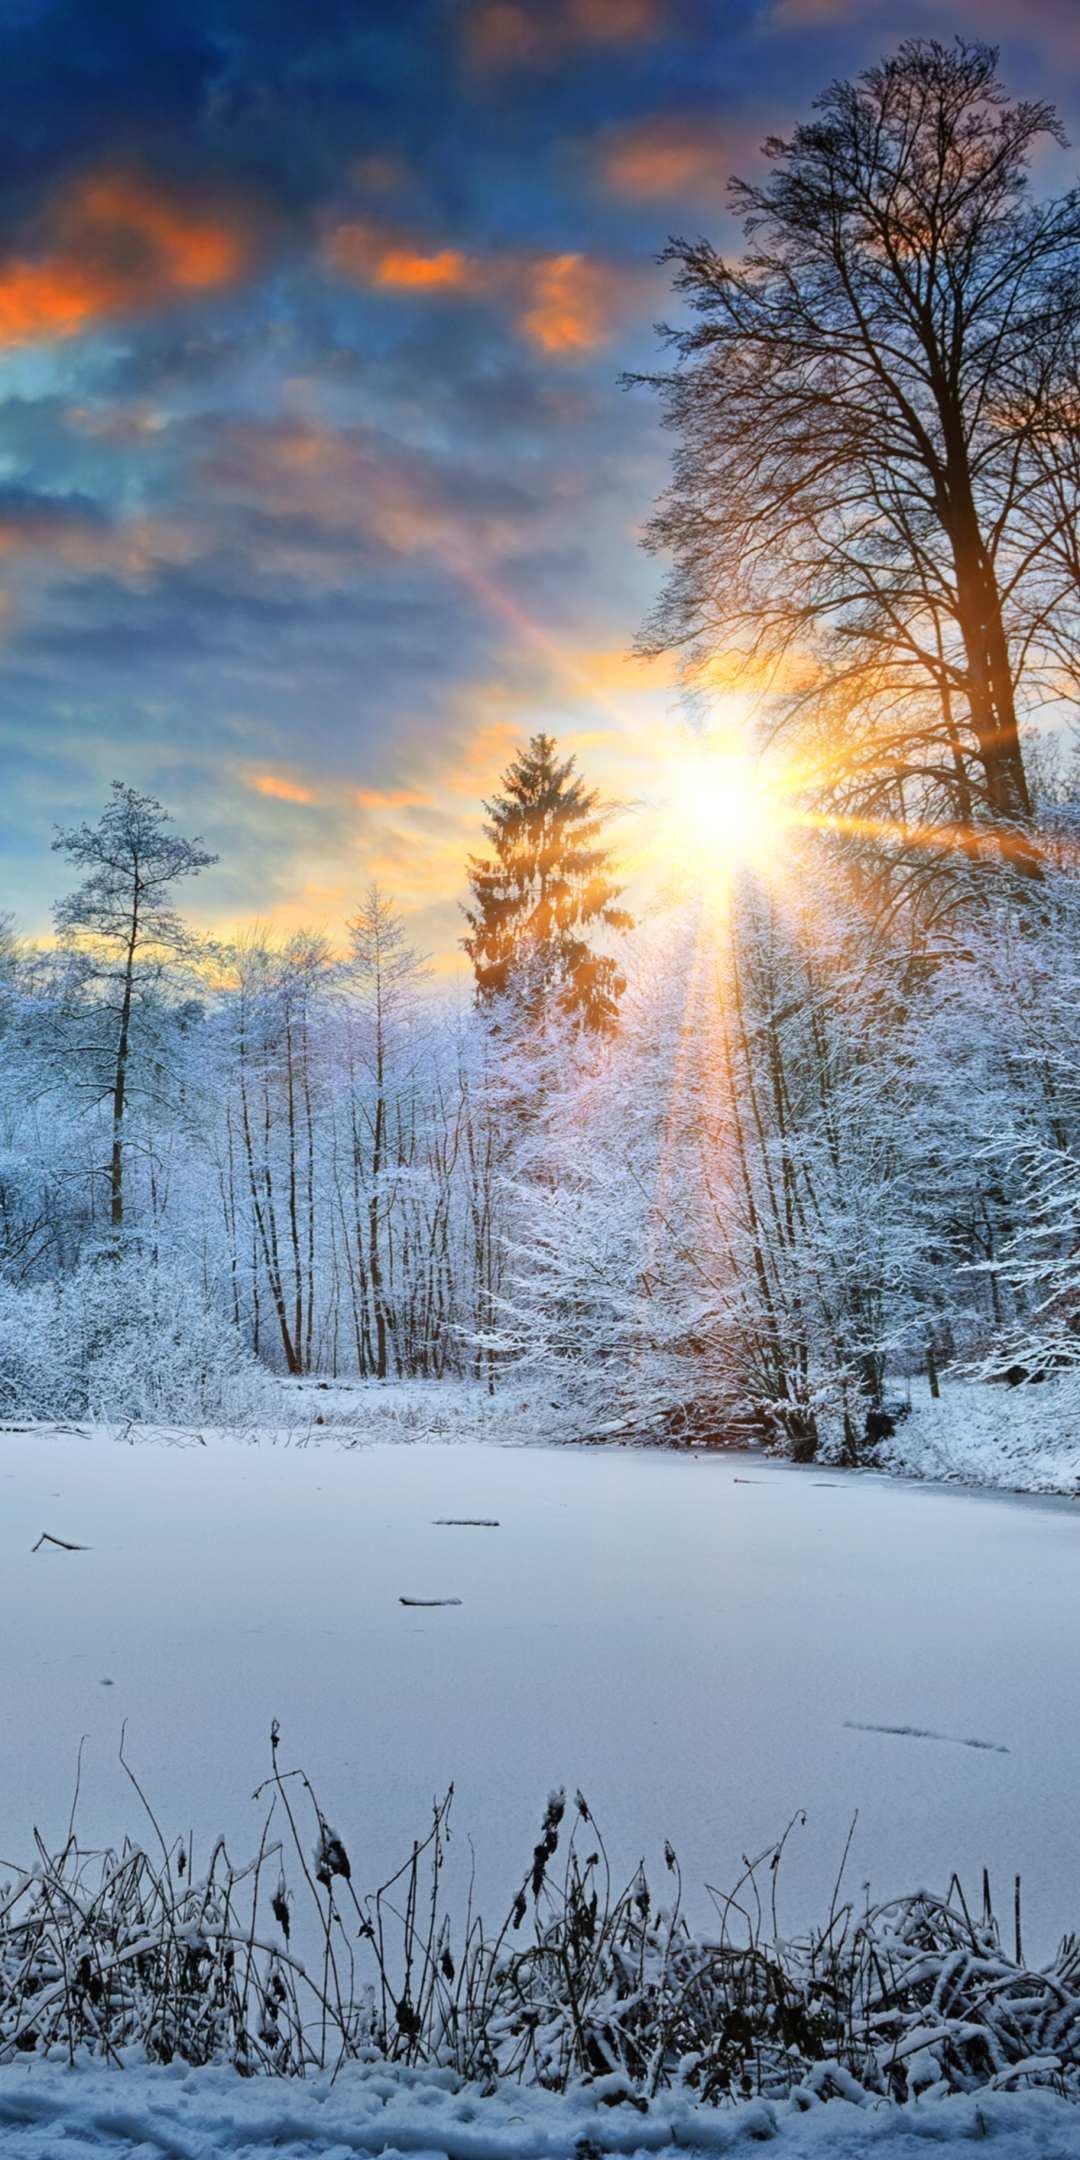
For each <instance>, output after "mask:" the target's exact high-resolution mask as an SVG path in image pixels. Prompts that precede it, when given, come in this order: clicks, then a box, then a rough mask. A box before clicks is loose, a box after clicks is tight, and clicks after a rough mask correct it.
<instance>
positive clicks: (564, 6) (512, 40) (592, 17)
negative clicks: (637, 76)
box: [465, 0, 661, 68]
mask: <svg viewBox="0 0 1080 2160" xmlns="http://www.w3.org/2000/svg"><path fill="white" fill-rule="evenodd" d="M660 27H661V10H660V7H659V5H658V4H657V0H480V4H479V5H478V6H475V7H474V8H473V10H472V12H471V14H470V15H469V17H468V20H467V24H466V33H465V34H466V42H467V47H468V51H469V56H470V58H471V59H472V60H473V61H475V62H476V63H478V64H479V66H481V67H484V68H498V67H521V66H534V67H535V66H541V67H545V66H550V65H551V64H552V63H553V62H555V61H558V60H560V59H561V58H562V57H563V55H564V54H565V53H567V52H568V51H573V50H574V48H575V47H577V46H580V45H590V44H591V45H623V44H629V43H631V42H633V40H635V39H638V38H644V37H651V36H653V35H655V33H656V32H657V31H658V30H659V29H660Z"/></svg>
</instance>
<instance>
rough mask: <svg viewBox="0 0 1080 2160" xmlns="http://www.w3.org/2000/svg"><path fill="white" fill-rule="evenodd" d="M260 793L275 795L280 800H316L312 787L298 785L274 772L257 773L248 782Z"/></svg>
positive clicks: (302, 801) (306, 801)
mask: <svg viewBox="0 0 1080 2160" xmlns="http://www.w3.org/2000/svg"><path fill="white" fill-rule="evenodd" d="M248 786H249V787H253V788H254V789H255V791H256V793H257V794H259V795H273V796H275V797H276V799H277V800H278V802H298V803H309V802H314V800H315V798H314V796H313V795H312V792H311V789H310V788H302V787H297V785H296V783H295V781H293V780H279V779H278V778H277V777H276V775H275V774H274V773H256V774H255V775H254V776H253V777H252V779H251V780H249V782H248Z"/></svg>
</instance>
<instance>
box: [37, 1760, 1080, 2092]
mask: <svg viewBox="0 0 1080 2160" xmlns="http://www.w3.org/2000/svg"><path fill="white" fill-rule="evenodd" d="M279 1749H280V1736H279V1732H278V1728H277V1725H276V1724H275V1725H274V1727H273V1729H272V1734H271V1773H270V1776H269V1778H268V1779H267V1780H266V1781H265V1783H264V1784H263V1785H261V1786H260V1787H259V1790H258V1794H257V1795H256V1797H257V1798H260V1799H261V1800H262V1801H263V1802H264V1804H265V1808H266V1813H265V1817H264V1820H263V1827H262V1833H261V1836H260V1841H259V1846H258V1850H257V1852H256V1854H255V1856H254V1858H253V1859H252V1860H251V1861H249V1862H248V1863H246V1864H244V1865H236V1864H235V1863H234V1862H233V1861H232V1860H231V1858H230V1857H229V1854H228V1852H227V1850H226V1847H225V1845H224V1843H223V1842H221V1841H218V1842H217V1843H216V1844H215V1845H214V1847H213V1849H212V1851H211V1852H210V1854H209V1856H208V1859H207V1861H206V1864H205V1865H204V1866H203V1867H202V1869H201V1872H199V1873H198V1874H197V1875H196V1874H195V1871H194V1868H193V1864H192V1855H191V1852H190V1850H189V1849H188V1846H187V1844H186V1843H185V1842H184V1841H183V1840H180V1839H175V1840H173V1841H172V1842H171V1843H170V1842H167V1841H166V1839H165V1838H164V1836H163V1835H162V1833H161V1832H160V1830H159V1828H158V1824H157V1822H156V1819H155V1817H154V1815H153V1813H152V1811H151V1809H150V1807H149V1805H148V1803H147V1801H146V1799H145V1796H144V1795H143V1794H142V1792H141V1789H140V1788H139V1786H138V1784H137V1781H136V1780H135V1778H134V1776H133V1773H132V1772H131V1770H130V1768H129V1766H128V1765H127V1764H126V1763H125V1768H126V1769H127V1770H128V1775H129V1777H131V1778H132V1783H133V1785H134V1787H135V1790H136V1791H137V1792H138V1794H139V1799H140V1802H141V1803H142V1806H143V1808H144V1810H145V1815H146V1821H147V1823H148V1825H149V1828H150V1831H151V1833H152V1835H151V1837H150V1838H149V1839H148V1841H147V1842H148V1844H149V1845H150V1847H151V1849H150V1850H149V1851H148V1850H147V1849H146V1847H145V1846H144V1845H142V1844H137V1843H133V1842H131V1841H130V1840H129V1841H126V1842H125V1843H124V1845H123V1846H122V1848H121V1849H120V1850H119V1851H118V1852H114V1851H110V1852H88V1851H85V1850H84V1849H82V1848H81V1847H80V1845H79V1842H78V1838H77V1836H76V1833H75V1827H74V1815H75V1810H74V1809H73V1811H72V1822H71V1825H70V1827H69V1833H68V1837H67V1839H66V1842H65V1844H64V1846H63V1848H62V1850H61V1851H59V1852H58V1853H55V1854H51V1853H49V1852H48V1851H47V1849H46V1847H45V1846H44V1844H43V1843H42V1841H41V1839H40V1838H36V1839H35V1844H36V1858H35V1860H34V1863H33V1865H32V1866H31V1867H30V1869H29V1870H27V1871H26V1872H25V1873H21V1874H19V1875H17V1876H16V1877H15V1878H14V1879H13V1880H11V1881H9V1882H7V1883H4V1884H2V1885H0V2061H4V2062H10V2061H12V2060H15V2059H17V2058H19V2057H20V2056H22V2057H24V2058H25V2057H26V2056H28V2055H30V2054H38V2055H44V2056H47V2057H49V2058H51V2059H67V2060H69V2061H72V2062H73V2061H75V2059H76V2058H77V2057H78V2056H80V2055H83V2056H90V2057H95V2058H98V2059H101V2060H104V2061H108V2062H111V2063H113V2064H115V2065H117V2066H123V2065H125V2064H127V2063H131V2062H133V2061H145V2060H150V2061H153V2062H169V2061H171V2060H173V2059H174V2058H180V2059H182V2060H183V2061H185V2062H188V2063H191V2064H192V2065H199V2064H205V2063H212V2062H213V2063H231V2064H232V2065H233V2066H234V2067H235V2068H236V2069H237V2070H239V2071H240V2072H242V2073H243V2074H245V2075H247V2076H295V2077H302V2076H304V2075H305V2074H306V2073H309V2072H311V2071H314V2070H316V2069H318V2070H329V2071H330V2072H332V2073H333V2072H336V2071H337V2069H339V2068H340V2066H341V2064H342V2063H344V2062H346V2061H348V2060H350V2059H353V2060H357V2059H359V2060H362V2061H366V2062H368V2063H377V2062H378V2061H380V2060H382V2061H385V2062H387V2063H402V2064H409V2065H420V2064H424V2065H427V2066H429V2067H436V2068H439V2069H441V2070H442V2071H443V2072H444V2073H447V2074H450V2075H451V2076H452V2077H453V2079H454V2081H455V2082H457V2081H458V2080H460V2081H461V2082H462V2083H463V2084H473V2085H475V2086H477V2087H478V2088H479V2089H480V2090H481V2091H487V2092H490V2091H493V2090H494V2089H495V2087H496V2086H497V2085H499V2084H500V2083H502V2082H504V2081H507V2080H511V2081H513V2080H516V2081H519V2082H520V2083H522V2084H525V2085H539V2086H542V2087H544V2088H546V2089H548V2090H551V2091H555V2092H565V2091H567V2090H568V2089H569V2088H570V2087H572V2086H575V2085H579V2084H589V2085H592V2086H593V2087H594V2088H596V2089H597V2091H598V2094H599V2097H600V2098H601V2099H603V2100H606V2101H609V2102H610V2104H612V2105H618V2104H620V2103H625V2104H628V2105H630V2106H634V2107H637V2108H640V2109H641V2110H643V2111H646V2110H647V2109H648V2106H649V2103H650V2100H651V2099H652V2098H653V2097H654V2096H655V2095H656V2094H657V2093H658V2092H660V2091H661V2090H662V2089H665V2088H673V2087H674V2088H681V2089H684V2090H686V2091H687V2092H688V2093H692V2094H695V2095H697V2096H698V2097H699V2098H700V2099H702V2100H705V2101H711V2102H714V2103H721V2102H724V2101H726V2100H733V2099H741V2098H745V2097H748V2096H750V2095H757V2094H760V2095H763V2096H766V2097H769V2098H785V2097H794V2098H795V2099H796V2100H800V2099H803V2100H805V2101H806V2103H807V2104H809V2103H810V2101H811V2098H816V2099H824V2098H828V2097H830V2096H831V2095H833V2094H837V2095H841V2096H844V2097H847V2098H849V2099H857V2098H862V2097H864V2096H865V2095H867V2094H874V2095H881V2096H884V2097H888V2098H892V2099H895V2100H898V2101H904V2100H907V2099H910V2098H912V2097H913V2096H915V2095H916V2094H920V2093H926V2092H928V2091H930V2090H933V2091H935V2092H942V2093H943V2092H946V2091H958V2092H971V2091H974V2090H977V2089H979V2088H986V2087H1002V2086H1006V2085H1015V2084H1017V2083H1026V2084H1041V2085H1049V2086H1052V2087H1053V2088H1054V2089H1056V2090H1057V2091H1058V2092H1060V2093H1062V2094H1065V2095H1067V2096H1068V2097H1071V2098H1074V2099H1075V2098H1080V1945H1078V1944H1077V1941H1076V1939H1075V1938H1074V1937H1071V1936H1070V1937H1067V1938H1066V1940H1065V1941H1064V1942H1063V1943H1062V1946H1061V1948H1060V1950H1059V1952H1058V1954H1057V1956H1056V1958H1055V1959H1054V1960H1053V1962H1052V1963H1051V1964H1050V1965H1049V1966H1047V1967H1046V1968H1044V1969H1042V1970H1040V1971H1033V1970H1031V1969H1030V1968H1029V1967H1027V1966H1026V1965H1025V1964H1024V1963H1023V1960H1022V1955H1021V1947H1020V1941H1019V1906H1018V1903H1017V1922H1016V1930H1017V1932H1016V1946H1015V1955H1009V1954H1008V1952H1007V1951H1006V1950H1005V1948H1004V1946H1003V1943H1002V1939H1001V1931H1000V1928H999V1925H998V1922H997V1920H996V1918H995V1916H994V1913H993V1911H992V1910H991V1906H990V1898H989V1890H988V1886H987V1885H986V1883H985V1878H984V1893H983V1903H982V1908H981V1910H980V1912H979V1914H978V1917H977V1918H973V1917H972V1914H971V1912H970V1910H969V1907H968V1904H967V1901H966V1899H965V1898H964V1895H963V1892H962V1890H961V1887H960V1885H959V1883H958V1881H957V1880H956V1878H955V1877H954V1878H953V1881H952V1883H951V1884H950V1886H949V1892H948V1895H947V1896H946V1897H934V1896H931V1895H929V1894H928V1893H926V1892H923V1891H920V1892H918V1893H917V1894H915V1895H914V1896H911V1897H905V1898H899V1899H894V1900H891V1901H890V1902H888V1903H887V1904H883V1905H876V1906H870V1905H866V1906H865V1907H864V1908H863V1909H862V1910H859V1911H857V1910H856V1909H855V1907H854V1906H853V1905H852V1904H851V1903H850V1902H846V1903H841V1902H840V1897H839V1890H838V1892H837V1894H836V1896H834V1899H833V1905H832V1909H831V1911H830V1912H829V1914H828V1916H827V1918H826V1920H825V1922H824V1924H823V1925H822V1926H821V1927H820V1928H819V1929H817V1930H812V1931H810V1932H809V1933H807V1934H806V1935H805V1936H802V1937H800V1938H798V1939H795V1940H791V1941H788V1940H785V1939H784V1938H783V1937H782V1935H781V1931H780V1926H779V1921H778V1913H777V1884H778V1878H779V1875H780V1869H781V1864H782V1861H783V1855H784V1847H785V1843H786V1837H787V1833H785V1837H784V1838H782V1839H781V1840H780V1841H779V1843H778V1844H777V1845H775V1846H774V1847H772V1848H770V1850H769V1851H767V1852H765V1853H763V1854H761V1855H760V1857H759V1858H758V1859H756V1860H755V1861H753V1862H748V1863H747V1865H746V1868H745V1871H744V1874H743V1876H742V1878H741V1880H740V1882H739V1883H738V1884H736V1886H735V1889H734V1890H733V1891H732V1892H730V1893H729V1894H728V1895H726V1896H720V1895H719V1894H718V1893H716V1892H715V1891H710V1892H709V1895H710V1897H711V1899H712V1902H713V1907H714V1910H715V1914H716V1927H715V1929H714V1930H712V1931H710V1932H708V1933H700V1932H693V1931H692V1930H691V1929H690V1927H689V1925H688V1923H687V1920H686V1918H685V1915H684V1912H683V1901H682V1884H681V1878H680V1873H679V1866H678V1861H677V1859H676V1856H675V1854H674V1852H673V1851H672V1850H671V1848H670V1846H668V1847H667V1848H666V1849H665V1856H666V1862H667V1869H668V1882H667V1884H666V1885H665V1891H666V1895H665V1898H664V1899H662V1900H659V1901H658V1900H657V1899H656V1898H655V1897H654V1894H653V1891H652V1890H651V1888H650V1886H649V1884H648V1882H647V1880H646V1878H645V1874H644V1871H643V1870H642V1869H640V1868H639V1869H637V1870H635V1872H634V1874H633V1875H632V1876H631V1877H630V1879H629V1881H628V1882H626V1883H625V1884H624V1885H623V1886H622V1887H621V1888H619V1887H616V1885H615V1883H614V1881H613V1877H612V1871H611V1867H610V1864H609V1861H608V1856H607V1853H606V1851H605V1848H604V1843H603V1840H602V1838H601V1837H600V1834H599V1832H598V1830H597V1828H596V1825H595V1823H594V1821H593V1818H592V1814H591V1811H590V1809H589V1807H588V1804H587V1802H586V1801H585V1799H584V1797H583V1796H582V1794H580V1793H578V1794H577V1795H576V1798H575V1800H574V1802H573V1804H572V1805H571V1806H570V1807H569V1809H568V1808H567V1805H566V1801H565V1796H564V1795H563V1793H561V1792H554V1793H552V1794H551V1795H550V1797H549V1800H548V1804H547V1808H546V1812H545V1815H544V1818H543V1822H542V1824H541V1829H540V1835H539V1838H538V1841H537V1844H536V1846H535V1848H534V1851H533V1854H532V1857H531V1860H530V1862H529V1865H528V1867H527V1869H526V1871H525V1873H524V1876H523V1878H522V1881H521V1883H520V1885H519V1887H518V1889H517V1891H516V1893H515V1895H514V1898H513V1900H512V1902H511V1904H510V1907H509V1910H508V1912H507V1914H506V1916H505V1918H504V1919H503V1921H502V1922H501V1924H500V1925H499V1926H497V1927H496V1928H494V1929H489V1928H487V1927H486V1926H485V1924H484V1922H483V1920H482V1918H481V1917H480V1916H479V1915H477V1914H474V1913H473V1912H472V1911H471V1906H470V1908H468V1909H467V1910H466V1912H465V1914H464V1916H463V1918H462V1921H461V1925H460V1929H459V1932H458V1935H457V1937H456V1938H455V1931H454V1928H453V1926H452V1923H451V1919H450V1916H449V1914H448V1913H447V1912H446V1911H445V1909H444V1902H443V1873H444V1866H445V1859H446V1841H447V1830H448V1823H449V1817H450V1810H451V1806H452V1800H453V1789H452V1788H451V1790H450V1792H449V1793H447V1795H446V1796H445V1798H444V1799H443V1800H441V1801H440V1802H439V1803H438V1804H437V1805H436V1806H435V1808H434V1810H433V1815H432V1821H431V1826H430V1828H429V1830H428V1833H427V1835H426V1837H425V1838H423V1839H421V1840H417V1841H416V1842H415V1843H414V1845H413V1847H412V1851H411V1853H410V1854H409V1857H408V1858H407V1860H406V1861H405V1863H404V1864H403V1866H402V1867H401V1868H400V1869H399V1871H398V1872H397V1873H396V1874H395V1875H394V1876H393V1877H392V1878H391V1879H390V1880H389V1881H388V1882H386V1883H384V1884H382V1885H381V1887H380V1888H378V1889H377V1890H375V1891H374V1892H373V1893H372V1894H370V1895H369V1896H366V1897H362V1896H361V1895H360V1894H359V1892H358V1891H357V1888H356V1885H355V1883H354V1881H353V1876H352V1868H351V1864H350V1860H349V1856H348V1852H347V1850H346V1846H345V1844H344V1841H343V1839H342V1838H341V1836H340V1834H339V1833H338V1832H337V1831H336V1830H334V1829H333V1828H332V1826H331V1825H330V1824H329V1823H328V1822H327V1820H326V1818H325V1816H324V1815H323V1813H322V1810H321V1808H320V1806H319V1803H318V1800H317V1798H316V1796H315V1794H314V1792H313V1790H312V1788H311V1785H310V1783H309V1781H308V1780H307V1778H306V1777H305V1776H304V1774H303V1773H302V1772H301V1771H298V1770H290V1771H285V1770H283V1769H282V1768H281V1765H280V1762H279ZM790 1827H791V1826H789V1830H790Z"/></svg>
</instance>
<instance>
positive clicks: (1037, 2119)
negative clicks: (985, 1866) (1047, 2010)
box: [0, 2062, 1080, 2160]
mask: <svg viewBox="0 0 1080 2160" xmlns="http://www.w3.org/2000/svg"><path fill="white" fill-rule="evenodd" d="M986 2138H990V2139H994V2140H996V2143H997V2148H998V2150H1000V2151H1005V2152H1007V2153H1008V2154H1009V2156H1010V2160H1036V2156H1038V2160H1047V2156H1049V2155H1053V2156H1055V2160H1073V2156H1074V2155H1077V2156H1080V2109H1078V2108H1076V2107H1073V2106H1071V2105H1070V2103H1069V2102H1068V2101H1065V2100H1061V2099H1059V2098H1058V2097H1057V2096H1056V2095H1055V2094H1053V2093H1048V2092H1011V2093H1008V2092H990V2093H980V2094H978V2095H977V2096H972V2095H960V2096H953V2097H951V2098H949V2099H944V2100H932V2099H930V2100H927V2099H923V2100H918V2101H915V2102H913V2103H911V2104H909V2105H908V2106H904V2107H898V2106H894V2105H891V2104H889V2103H884V2102H881V2103H877V2104H875V2105H872V2106H865V2107H860V2106H858V2105H856V2104H854V2103H852V2102H849V2101H846V2100H841V2099H833V2100H830V2101H828V2103H827V2104H824V2105H822V2104H821V2103H820V2102H818V2101H817V2100H815V2099H814V2098H813V2097H812V2096H811V2095H810V2094H806V2095H804V2096H803V2097H802V2098H801V2099H800V2100H794V2101H789V2102H784V2103H780V2104H776V2103H770V2102H767V2101H758V2100H752V2101H747V2102H743V2103H739V2104H736V2105H735V2106H732V2107H729V2108H724V2109H715V2108H703V2107H700V2106H694V2105H689V2104H687V2102H686V2101H685V2100H681V2099H675V2098H673V2097H671V2096H669V2095H661V2096H660V2097H659V2098H658V2099H657V2100H655V2101H653V2102H652V2103H651V2104H650V2106H649V2109H648V2112H647V2113H645V2114H641V2113H639V2112H638V2111H637V2110H636V2109H633V2108H630V2107H610V2106H606V2105H604V2103H603V2102H602V2101H601V2100H600V2099H599V2098H598V2097H597V2096H596V2094H595V2092H594V2093H591V2094H590V2093H587V2092H575V2093H572V2094H568V2095H567V2096H566V2097H565V2098H562V2097H556V2096H555V2095H552V2094H548V2093H538V2092H528V2093H523V2092H522V2091H521V2090H520V2089H519V2088H518V2087H516V2086H513V2087H509V2088H503V2089H502V2090H499V2091H497V2092H495V2093H494V2094H491V2095H489V2096H488V2097H486V2098H484V2097H480V2096H478V2094H477V2093H476V2092H475V2090H472V2089H469V2090H463V2089H461V2088H459V2087H458V2085H457V2083H456V2081H455V2080H454V2079H452V2078H451V2077H449V2076H448V2075H447V2074H445V2073H435V2074H432V2073H431V2072H425V2071H417V2072H409V2071H405V2070H396V2071H395V2070H388V2069H387V2068H386V2067H385V2066H384V2065H380V2066H378V2067H374V2066H372V2067H367V2066H364V2065H360V2064H348V2065H346V2067H345V2069H344V2070H343V2071H342V2072H341V2075H340V2076H339V2077H338V2078H337V2080H336V2081H334V2082H331V2080H330V2078H329V2077H313V2078H311V2079H308V2080H306V2081H305V2082H304V2083H303V2084H296V2083H293V2082H289V2083H283V2084H280V2085H269V2086H268V2085H267V2084H266V2083H264V2082H263V2081H261V2080H260V2081H257V2082H255V2083H252V2082H251V2081H247V2080H244V2079H243V2078H240V2077H238V2076H237V2075H236V2073H235V2072H234V2071H231V2070H223V2069H216V2068H209V2069H202V2070H188V2069H187V2068H186V2066H184V2065H173V2066H171V2067H170V2068H148V2067H146V2066H143V2065H137V2064H132V2065H130V2066H129V2067H128V2068H126V2069H125V2070H123V2071H115V2070H114V2071H108V2070H103V2069H101V2068H99V2067H97V2066H95V2065H85V2064H80V2065H78V2066H77V2067H76V2068H75V2069H69V2068H67V2067H66V2066H61V2065H59V2064H53V2063H41V2062H33V2063H31V2064H30V2065H29V2066H28V2067H24V2066H23V2065H21V2064H20V2065H12V2066H10V2067H7V2068H4V2069H0V2149H2V2150H3V2152H4V2153H5V2155H6V2154H10V2155H12V2156H13V2160H57V2155H58V2154H59V2153H60V2152H62V2153H63V2155H64V2160H101V2156H102V2155H103V2154H109V2153H126V2154H132V2153H139V2154H145V2155H147V2156H148V2160H149V2156H150V2155H153V2154H157V2153H163V2154H167V2155H169V2156H170V2160H173V2156H175V2160H212V2156H216V2155H218V2154H221V2153H234V2152H235V2153H243V2154H244V2155H245V2156H246V2160H271V2156H273V2160H290V2156H293V2155H295V2156H296V2160H300V2156H302V2155H304V2156H306V2155H308V2154H311V2155H315V2154H318V2155H320V2156H322V2160H330V2156H334V2160H337V2156H341V2160H344V2156H345V2155H354V2154H355V2155H366V2154H370V2155H371V2156H372V2160H374V2156H376V2155H377V2156H379V2160H396V2156H397V2155H398V2154H402V2155H404V2154H408V2155H410V2156H411V2160H599V2156H601V2155H606V2154H609V2153H610V2154H612V2155H615V2154H618V2155H620V2156H625V2160H632V2156H633V2155H635V2154H651V2153H657V2152H670V2151H671V2149H672V2148H673V2147H675V2148H677V2149H678V2150H679V2151H680V2152H685V2153H702V2154H705V2153H709V2154H713V2153H730V2152H739V2151H744V2150H747V2149H748V2148H752V2147H754V2146H757V2145H761V2144H765V2143H768V2144H770V2145H771V2146H772V2147H773V2148H774V2150H775V2151H776V2152H777V2153H778V2154H781V2155H783V2154H790V2155H791V2156H792V2160H798V2156H800V2155H805V2156H807V2160H812V2156H816V2155H819V2154H820V2155H826V2154H833V2153H835V2154H836V2155H838V2156H848V2160H865V2156H867V2155H869V2154H872V2153H878V2152H880V2153H882V2154H883V2155H888V2156H889V2160H907V2156H908V2155H916V2154H924V2153H926V2152H927V2151H928V2150H932V2151H933V2152H935V2153H937V2154H940V2155H942V2156H947V2155H949V2154H953V2153H956V2154H961V2153H964V2152H967V2151H968V2149H969V2148H970V2146H971V2144H972V2142H973V2141H974V2140H979V2141H981V2140H983V2139H986Z"/></svg>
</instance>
